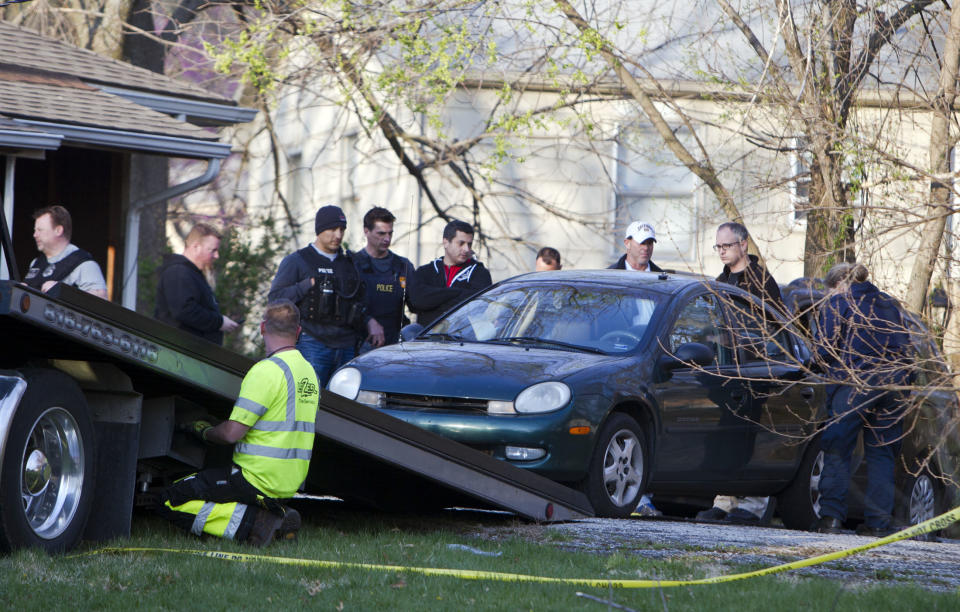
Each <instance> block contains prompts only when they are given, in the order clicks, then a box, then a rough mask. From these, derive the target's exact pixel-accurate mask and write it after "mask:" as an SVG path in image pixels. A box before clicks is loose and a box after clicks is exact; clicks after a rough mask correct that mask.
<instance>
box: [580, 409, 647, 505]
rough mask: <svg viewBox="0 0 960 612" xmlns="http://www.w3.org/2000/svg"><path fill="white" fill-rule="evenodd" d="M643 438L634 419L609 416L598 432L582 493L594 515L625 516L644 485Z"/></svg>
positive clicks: (644, 441)
mask: <svg viewBox="0 0 960 612" xmlns="http://www.w3.org/2000/svg"><path fill="white" fill-rule="evenodd" d="M646 459H647V453H646V438H645V437H644V435H643V430H642V429H641V428H640V425H638V424H637V422H636V421H635V420H633V419H632V418H630V417H629V416H627V415H626V414H623V413H619V412H617V413H613V414H611V415H610V418H609V419H607V422H606V423H604V424H603V427H602V428H601V429H600V435H599V436H597V446H596V447H595V448H594V450H593V457H592V459H591V460H590V468H589V470H590V471H589V472H588V473H587V477H586V478H585V479H584V481H583V484H582V487H581V488H582V490H583V492H584V493H585V494H586V495H587V498H588V499H589V500H590V503H591V505H593V509H594V511H595V512H596V513H597V516H607V517H613V518H626V517H629V516H630V515H631V514H632V513H633V511H634V509H635V508H636V507H637V504H638V503H639V502H640V497H641V495H642V494H643V487H644V485H645V484H646Z"/></svg>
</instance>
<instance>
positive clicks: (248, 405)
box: [234, 397, 267, 417]
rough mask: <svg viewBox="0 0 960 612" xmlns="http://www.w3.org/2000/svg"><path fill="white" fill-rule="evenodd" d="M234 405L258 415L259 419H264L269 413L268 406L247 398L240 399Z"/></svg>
mask: <svg viewBox="0 0 960 612" xmlns="http://www.w3.org/2000/svg"><path fill="white" fill-rule="evenodd" d="M234 405H235V406H239V407H240V408H243V409H244V410H248V411H250V412H252V413H253V414H255V415H257V416H258V417H262V416H263V415H264V414H266V413H267V407H266V406H264V405H263V404H258V403H257V402H255V401H253V400H251V399H247V398H245V397H238V398H237V401H236V402H235V404H234Z"/></svg>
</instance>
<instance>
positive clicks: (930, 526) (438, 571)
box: [78, 507, 960, 589]
mask: <svg viewBox="0 0 960 612" xmlns="http://www.w3.org/2000/svg"><path fill="white" fill-rule="evenodd" d="M957 521H960V507H957V508H954V509H953V510H950V511H949V512H945V513H944V514H941V515H940V516H936V517H934V518H932V519H930V520H927V521H924V522H922V523H918V524H916V525H913V526H912V527H908V528H906V529H904V530H902V531H898V532H897V533H894V534H891V535H889V536H886V537H884V538H879V539H877V540H874V541H872V542H870V543H868V544H864V545H862V546H856V547H854V548H848V549H846V550H840V551H837V552H832V553H826V554H823V555H818V556H816V557H810V558H809V559H801V560H800V561H793V562H791V563H784V564H782V565H776V566H773V567H768V568H764V569H760V570H755V571H752V572H744V573H741V574H730V575H727V576H715V577H713V578H701V579H699V580H610V579H608V578H551V577H549V576H530V575H527V574H509V573H506V572H486V571H480V570H463V569H445V568H437V567H407V566H403V565H382V564H377V563H350V562H346V561H323V560H319V559H297V558H293V557H273V556H268V555H251V554H247V553H230V552H222V551H216V550H186V549H173V548H112V547H111V548H101V549H99V550H95V551H91V552H88V553H84V554H83V555H78V556H84V555H99V554H105V553H129V552H155V553H176V554H185V555H196V556H199V557H210V558H213V559H222V560H224V561H241V562H249V561H261V562H266V563H279V564H282V565H301V566H309V567H323V568H330V569H365V570H374V571H384V572H409V573H415V574H423V575H426V576H449V577H452V578H460V579H463V580H498V581H501V582H542V583H559V584H571V585H573V584H575V585H582V586H592V587H616V588H620V589H646V588H652V587H675V586H690V585H697V584H717V583H720V582H733V581H734V580H744V579H746V578H755V577H757V576H766V575H768V574H776V573H779V572H785V571H787V570H792V569H798V568H801V567H809V566H811V565H818V564H820V563H825V562H827V561H834V560H836V559H842V558H844V557H849V556H851V555H855V554H857V553H860V552H863V551H865V550H870V549H871V548H878V547H880V546H885V545H887V544H890V543H892V542H898V541H900V540H905V539H907V538H912V537H916V536H919V535H923V534H926V533H930V532H931V531H936V530H938V529H943V528H945V527H948V526H950V525H952V524H953V523H955V522H957Z"/></svg>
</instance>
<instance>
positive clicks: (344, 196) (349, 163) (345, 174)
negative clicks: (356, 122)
mask: <svg viewBox="0 0 960 612" xmlns="http://www.w3.org/2000/svg"><path fill="white" fill-rule="evenodd" d="M358 144H359V138H358V135H357V133H356V132H351V133H349V134H345V135H344V137H343V139H342V140H341V141H340V147H341V149H340V160H341V161H340V207H341V208H343V209H344V210H351V209H353V205H354V204H355V203H356V201H357V182H356V179H357V166H358V163H359V161H358V156H359V155H358V151H357V146H358Z"/></svg>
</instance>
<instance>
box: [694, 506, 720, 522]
mask: <svg viewBox="0 0 960 612" xmlns="http://www.w3.org/2000/svg"><path fill="white" fill-rule="evenodd" d="M725 518H727V511H726V510H723V509H721V508H717V507H716V506H714V507H713V508H710V509H709V510H701V511H700V512H697V520H698V521H722V520H723V519H725Z"/></svg>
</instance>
